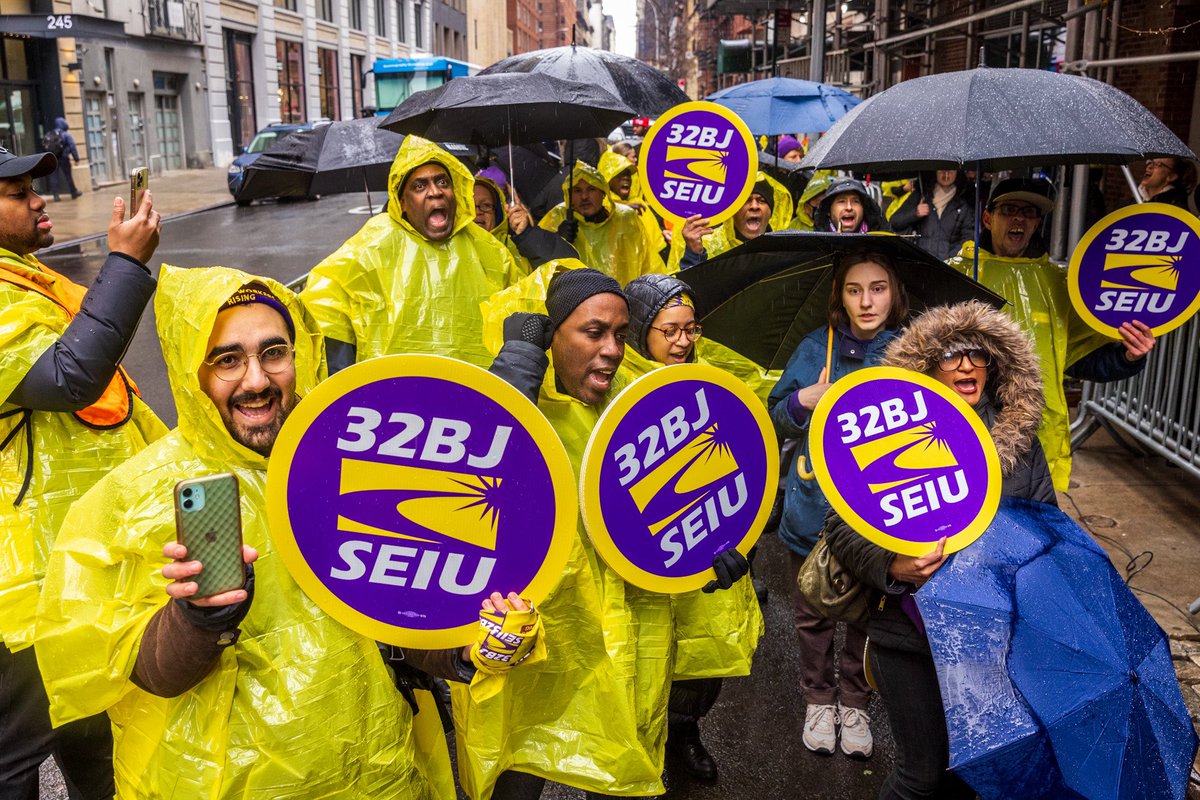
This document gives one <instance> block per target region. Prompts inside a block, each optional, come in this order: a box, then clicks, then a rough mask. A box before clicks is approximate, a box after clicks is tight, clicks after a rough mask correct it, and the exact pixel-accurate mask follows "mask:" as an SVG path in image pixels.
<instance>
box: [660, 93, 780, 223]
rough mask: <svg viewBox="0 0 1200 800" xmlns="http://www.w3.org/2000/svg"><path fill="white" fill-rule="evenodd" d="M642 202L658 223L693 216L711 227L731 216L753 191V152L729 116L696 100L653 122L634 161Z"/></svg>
mask: <svg viewBox="0 0 1200 800" xmlns="http://www.w3.org/2000/svg"><path fill="white" fill-rule="evenodd" d="M638 173H639V175H640V176H641V179H642V186H643V187H645V189H644V196H645V197H646V199H647V200H648V201H649V202H650V205H652V206H653V207H654V210H655V211H657V212H658V213H659V214H661V215H662V216H664V217H673V218H675V219H679V220H684V219H687V218H688V217H690V216H692V215H693V214H699V215H701V216H702V217H705V218H706V219H707V220H708V224H709V225H716V224H718V223H720V222H722V221H724V220H726V219H728V218H729V217H732V216H733V215H734V212H736V211H737V210H738V209H739V208H741V207H742V204H743V203H745V202H746V199H747V198H748V197H749V196H750V192H751V190H752V189H753V188H754V177H755V175H756V174H757V173H758V148H757V147H756V146H755V144H754V137H753V136H752V135H751V134H750V129H749V128H747V127H746V123H744V122H742V119H741V117H739V116H738V115H737V114H735V113H734V112H732V111H730V110H729V109H728V108H725V107H724V106H720V105H717V104H716V103H707V102H704V101H702V100H699V101H695V102H691V103H682V104H681V105H677V106H675V107H674V108H672V109H671V110H670V111H668V112H667V113H665V114H663V115H662V116H661V117H659V118H658V121H657V122H655V123H654V127H653V128H651V129H650V132H649V133H648V134H647V135H646V140H645V141H644V142H643V143H642V150H641V154H640V156H639V158H638Z"/></svg>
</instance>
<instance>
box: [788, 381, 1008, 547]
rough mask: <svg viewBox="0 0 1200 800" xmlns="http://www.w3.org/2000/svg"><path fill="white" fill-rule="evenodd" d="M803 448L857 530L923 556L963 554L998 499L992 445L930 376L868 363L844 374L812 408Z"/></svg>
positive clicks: (837, 505) (963, 406) (961, 404)
mask: <svg viewBox="0 0 1200 800" xmlns="http://www.w3.org/2000/svg"><path fill="white" fill-rule="evenodd" d="M809 448H810V450H811V452H812V455H813V461H814V464H813V469H814V471H815V472H816V474H817V480H818V481H819V482H820V485H821V488H822V489H823V490H824V492H825V495H826V497H827V498H828V499H829V502H830V504H831V505H832V506H833V507H834V509H835V510H836V511H837V512H838V513H839V514H841V515H842V517H843V519H845V520H846V521H847V522H849V523H850V524H851V525H852V527H854V528H855V530H857V531H858V532H859V533H861V534H862V535H863V536H865V537H867V538H868V539H870V540H871V541H873V542H875V543H876V544H878V545H880V546H881V547H885V548H887V549H889V550H893V551H895V552H898V553H903V554H905V555H925V554H926V553H928V552H929V551H930V550H931V549H932V548H933V545H934V544H935V543H936V542H937V541H938V540H939V539H941V538H942V537H943V536H944V537H946V538H947V539H948V541H947V543H946V552H947V553H949V552H953V551H955V550H961V549H962V548H963V547H965V546H966V545H968V544H970V543H971V542H972V541H974V540H975V539H976V538H977V537H978V536H979V534H981V533H982V532H983V530H984V529H985V528H986V527H987V525H988V523H989V522H990V521H991V519H992V516H993V515H994V514H995V513H996V508H997V507H998V504H999V499H1000V466H999V459H998V457H997V455H996V449H995V445H994V444H993V443H992V439H991V436H990V435H989V434H988V432H987V429H986V428H985V427H984V425H983V422H982V421H981V420H980V418H979V415H978V414H976V413H975V411H974V410H972V409H971V408H970V406H968V405H967V404H966V403H964V402H963V401H962V400H960V399H959V398H958V397H957V396H956V395H955V394H954V393H953V392H952V391H951V390H950V389H949V388H947V387H946V386H944V385H942V384H941V383H938V382H937V381H935V380H934V379H933V378H929V377H927V376H925V375H920V374H918V373H915V372H909V371H907V370H901V369H896V368H893V367H872V368H869V369H864V370H859V371H857V372H854V373H852V374H850V375H848V376H846V377H845V378H842V379H841V380H840V381H838V382H837V383H836V384H834V386H833V387H832V388H831V389H830V390H829V391H828V392H826V393H825V396H824V397H822V398H821V402H820V403H818V405H817V408H816V410H815V411H814V413H813V419H812V424H811V427H810V432H809Z"/></svg>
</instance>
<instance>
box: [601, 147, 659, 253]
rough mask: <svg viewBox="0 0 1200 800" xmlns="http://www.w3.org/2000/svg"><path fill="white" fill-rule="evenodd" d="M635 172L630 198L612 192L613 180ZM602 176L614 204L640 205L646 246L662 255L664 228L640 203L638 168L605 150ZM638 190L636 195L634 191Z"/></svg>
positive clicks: (636, 209) (618, 154)
mask: <svg viewBox="0 0 1200 800" xmlns="http://www.w3.org/2000/svg"><path fill="white" fill-rule="evenodd" d="M627 169H628V170H633V184H635V185H632V186H631V188H630V190H629V197H628V198H627V199H621V197H620V196H619V195H618V194H617V193H616V192H614V191H612V180H613V178H615V177H617V176H618V175H620V174H621V173H622V172H624V171H625V170H627ZM599 170H600V174H601V175H602V176H603V177H604V183H605V185H606V186H608V187H609V188H608V199H609V200H611V201H612V202H613V203H624V204H626V205H628V204H630V203H638V205H639V206H640V207H639V208H634V211H636V212H637V215H638V222H640V223H642V230H644V231H645V233H646V244H647V245H649V247H650V252H652V253H661V252H662V250H663V248H664V247H666V246H667V240H666V239H665V238H663V232H662V227H661V226H660V225H659V223H658V217H656V216H654V212H653V211H651V210H650V206H648V205H645V204H643V203H640V202H639V200H638V198H639V197H640V195H641V187H640V185H638V184H640V182H639V180H638V174H637V167H635V166H634V165H633V162H632V161H630V160H629V159H628V158H626V157H625V156H623V155H621V154H620V153H615V152H613V151H612V150H605V151H604V152H603V153H601V154H600V166H599ZM635 189H636V190H637V192H636V194H635V191H634V190H635Z"/></svg>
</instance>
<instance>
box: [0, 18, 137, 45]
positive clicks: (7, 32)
mask: <svg viewBox="0 0 1200 800" xmlns="http://www.w3.org/2000/svg"><path fill="white" fill-rule="evenodd" d="M0 36H3V37H8V38H14V39H27V38H32V39H59V38H62V37H66V36H71V37H77V38H82V39H124V38H126V37H125V23H124V22H118V21H116V20H112V19H104V18H103V17H88V16H84V15H83V14H0Z"/></svg>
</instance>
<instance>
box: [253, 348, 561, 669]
mask: <svg viewBox="0 0 1200 800" xmlns="http://www.w3.org/2000/svg"><path fill="white" fill-rule="evenodd" d="M267 502H268V512H269V514H270V523H271V539H272V542H273V543H274V544H275V547H276V548H277V549H278V551H279V553H280V555H281V556H282V558H283V560H284V563H285V564H286V565H287V567H288V570H289V572H291V574H292V577H293V578H295V580H296V583H298V584H299V585H300V588H301V589H302V590H304V593H305V594H307V595H308V597H309V598H310V599H311V600H312V601H313V602H314V603H316V604H317V605H318V606H320V607H321V609H322V610H323V611H325V612H326V613H327V614H329V615H330V616H331V617H333V618H334V619H336V620H338V621H339V622H341V623H342V624H344V625H345V626H346V627H348V628H351V629H353V630H355V631H358V632H359V633H361V634H363V635H364V636H369V637H371V638H373V639H377V640H379V641H383V642H390V643H392V644H397V645H401V646H405V647H417V648H425V649H429V648H441V647H456V646H460V645H465V644H468V643H470V642H472V641H474V638H475V635H476V633H477V631H478V629H479V611H480V603H481V601H482V600H483V599H484V598H486V597H488V596H489V595H490V594H491V593H492V592H493V591H499V592H501V593H502V594H507V593H508V592H510V591H515V592H517V593H519V594H520V595H521V596H522V597H524V598H526V599H528V600H531V601H533V602H535V603H536V602H540V601H541V600H542V599H544V598H545V596H546V593H547V592H548V591H549V589H550V588H551V587H552V586H553V585H554V583H555V582H556V581H557V580H559V578H561V576H562V570H563V567H564V566H565V564H566V560H567V557H568V554H569V551H570V547H571V541H572V538H573V537H574V536H576V535H577V533H576V523H577V516H576V515H577V513H578V505H577V499H576V494H575V486H574V479H573V474H572V470H571V464H570V461H569V460H568V459H567V454H566V450H565V449H564V448H563V445H562V442H561V441H559V439H558V436H557V435H556V434H555V433H554V430H553V428H551V427H550V423H549V422H547V421H546V418H545V417H544V416H542V414H541V413H540V412H539V411H538V410H537V407H536V406H534V405H533V404H532V403H530V402H529V400H527V399H526V398H525V397H523V396H522V395H521V394H520V392H518V391H517V390H516V389H514V388H513V387H511V386H509V385H508V384H507V383H505V382H504V381H503V380H501V379H500V378H498V377H496V376H494V375H492V374H491V373H489V372H487V371H486V370H483V369H480V368H478V367H475V366H472V365H470V364H466V363H464V362H461V361H457V360H455V359H451V358H443V357H441V356H427V355H401V356H386V357H383V358H376V359H371V360H369V361H365V362H363V363H361V364H356V365H355V366H352V367H350V368H348V369H345V370H343V371H341V372H339V373H337V374H336V375H333V376H331V377H330V378H329V379H328V380H326V381H325V382H324V383H321V384H320V385H318V386H317V388H316V389H315V390H314V391H312V392H311V393H310V394H309V395H308V396H307V397H305V398H304V399H303V400H302V401H301V402H300V404H299V405H298V406H297V407H296V409H295V410H294V411H293V412H292V413H291V415H290V416H289V417H288V420H287V422H286V423H285V424H284V426H283V430H282V431H280V433H279V438H278V439H277V440H276V442H275V447H274V450H273V451H272V454H271V462H270V467H269V469H268V477H267Z"/></svg>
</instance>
